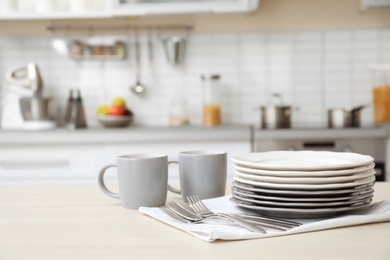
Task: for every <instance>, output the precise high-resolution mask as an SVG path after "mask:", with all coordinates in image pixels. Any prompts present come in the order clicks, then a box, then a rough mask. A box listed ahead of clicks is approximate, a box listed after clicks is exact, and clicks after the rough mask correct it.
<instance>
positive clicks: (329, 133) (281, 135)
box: [255, 127, 390, 140]
mask: <svg viewBox="0 0 390 260" xmlns="http://www.w3.org/2000/svg"><path fill="white" fill-rule="evenodd" d="M389 136H390V131H389V129H388V128H387V127H378V128H342V129H341V128H332V129H331V128H329V129H326V128H302V129H300V128H292V129H260V128H256V129H255V138H256V139H257V140H260V139H289V140H294V139H300V140H301V139H317V140H318V139H353V138H387V137H389Z"/></svg>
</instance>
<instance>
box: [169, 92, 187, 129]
mask: <svg viewBox="0 0 390 260" xmlns="http://www.w3.org/2000/svg"><path fill="white" fill-rule="evenodd" d="M189 123H190V120H189V118H188V111H187V103H186V99H185V95H184V93H183V91H180V90H178V91H175V93H174V95H173V97H172V98H171V103H170V107H169V125H170V126H183V125H189Z"/></svg>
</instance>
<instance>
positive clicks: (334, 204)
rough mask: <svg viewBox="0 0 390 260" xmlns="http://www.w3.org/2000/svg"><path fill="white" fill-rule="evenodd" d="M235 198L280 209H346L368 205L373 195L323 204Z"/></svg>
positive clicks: (324, 202) (235, 195)
mask: <svg viewBox="0 0 390 260" xmlns="http://www.w3.org/2000/svg"><path fill="white" fill-rule="evenodd" d="M232 195H233V197H234V198H237V199H240V200H242V201H246V202H251V203H253V204H254V205H257V206H272V207H280V208H317V209H319V208H330V207H345V206H359V205H361V204H366V203H367V202H368V201H371V200H372V197H373V195H372V194H369V195H364V196H363V197H362V198H360V199H357V200H344V201H322V202H308V201H303V202H296V201H270V200H259V199H256V198H251V197H246V196H241V195H240V194H239V193H238V192H234V191H233V193H232Z"/></svg>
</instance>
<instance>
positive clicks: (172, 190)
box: [168, 161, 181, 194]
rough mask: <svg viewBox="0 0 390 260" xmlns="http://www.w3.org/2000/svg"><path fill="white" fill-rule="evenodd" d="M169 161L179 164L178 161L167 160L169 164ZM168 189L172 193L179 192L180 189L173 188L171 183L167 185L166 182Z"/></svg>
mask: <svg viewBox="0 0 390 260" xmlns="http://www.w3.org/2000/svg"><path fill="white" fill-rule="evenodd" d="M171 163H177V164H179V162H178V161H169V162H168V165H169V164H171ZM168 190H169V191H170V192H173V193H176V194H181V190H180V189H176V188H173V187H172V186H171V185H169V184H168Z"/></svg>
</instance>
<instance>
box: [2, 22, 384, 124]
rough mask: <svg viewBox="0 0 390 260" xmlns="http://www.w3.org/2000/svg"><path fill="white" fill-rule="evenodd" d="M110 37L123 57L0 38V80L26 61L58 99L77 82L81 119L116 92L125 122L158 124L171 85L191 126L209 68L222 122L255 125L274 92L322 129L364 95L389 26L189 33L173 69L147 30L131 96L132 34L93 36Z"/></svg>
mask: <svg viewBox="0 0 390 260" xmlns="http://www.w3.org/2000/svg"><path fill="white" fill-rule="evenodd" d="M72 38H73V37H72V36H67V38H66V39H68V40H69V39H72ZM74 38H77V37H74ZM84 38H85V37H84ZM113 38H117V39H118V38H120V39H122V40H124V41H125V42H126V43H127V44H128V45H129V46H130V48H129V50H128V58H127V59H126V60H123V61H74V60H71V59H70V58H68V57H64V56H61V55H60V54H58V53H57V52H55V51H54V50H53V49H52V48H51V45H50V40H52V38H46V37H35V38H12V37H3V38H0V73H1V75H3V79H2V81H1V84H2V87H4V85H5V84H6V83H5V79H4V75H5V72H6V71H7V69H8V68H9V67H11V66H15V65H20V64H23V63H26V62H31V61H33V62H36V63H38V65H39V67H40V69H41V72H42V76H43V79H44V82H45V94H47V95H51V96H54V97H55V98H56V99H57V100H59V102H58V103H59V104H60V105H61V106H64V105H65V103H66V99H67V96H68V92H69V89H70V88H79V89H81V93H82V96H83V98H84V99H83V100H84V106H85V111H86V116H87V121H88V124H89V125H90V126H95V125H98V122H97V121H96V118H95V111H96V108H97V107H98V106H99V105H102V104H109V103H110V102H111V100H112V99H113V98H114V97H117V96H121V97H123V98H125V99H126V100H127V103H128V106H129V107H130V108H131V109H132V110H133V112H134V114H135V120H134V124H137V125H149V126H163V125H168V116H169V107H170V104H171V101H172V100H173V99H175V98H178V94H177V93H180V92H185V93H186V94H185V96H186V99H187V100H186V101H187V102H186V103H187V106H188V107H187V110H188V115H189V117H190V121H191V123H192V124H194V125H199V124H201V123H202V107H201V106H202V82H201V80H200V76H201V75H202V74H211V73H219V74H220V75H221V84H222V86H223V91H221V98H222V101H221V104H222V115H223V122H224V123H229V124H255V125H258V124H259V121H260V120H259V117H260V112H259V109H258V108H259V107H260V106H261V105H264V104H266V103H267V102H268V101H269V97H270V95H271V94H272V93H275V92H278V93H281V94H282V95H283V100H284V102H285V103H287V104H289V105H293V106H295V107H299V109H298V110H294V111H293V116H292V120H293V123H292V125H293V127H325V126H326V112H327V109H328V108H331V107H335V106H343V107H351V106H355V105H359V104H363V103H370V102H371V88H372V75H371V72H370V70H369V68H370V65H372V64H374V63H379V62H383V63H385V62H387V63H389V62H390V29H361V30H335V31H329V30H327V31H307V32H306V31H305V32H255V33H221V34H207V33H199V34H193V35H191V37H190V38H189V42H188V46H187V52H186V61H185V64H184V65H182V66H180V67H172V66H171V65H169V64H168V63H167V61H166V59H165V56H164V50H163V47H162V44H161V42H160V39H159V38H158V37H155V36H153V38H152V43H153V45H152V59H150V58H151V57H150V53H149V50H148V48H147V37H146V36H145V35H141V37H140V42H141V81H142V82H143V83H144V84H145V85H146V87H147V94H146V96H136V95H134V94H133V93H131V91H130V86H131V85H132V84H134V82H135V51H134V37H133V36H115V37H112V36H110V37H94V39H93V40H94V41H96V42H103V43H104V42H110V41H112V39H113ZM256 108H257V109H256ZM370 115H372V111H371V112H370V111H365V117H364V118H363V120H364V121H365V122H363V124H364V125H367V124H368V123H370V122H372V116H370Z"/></svg>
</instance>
